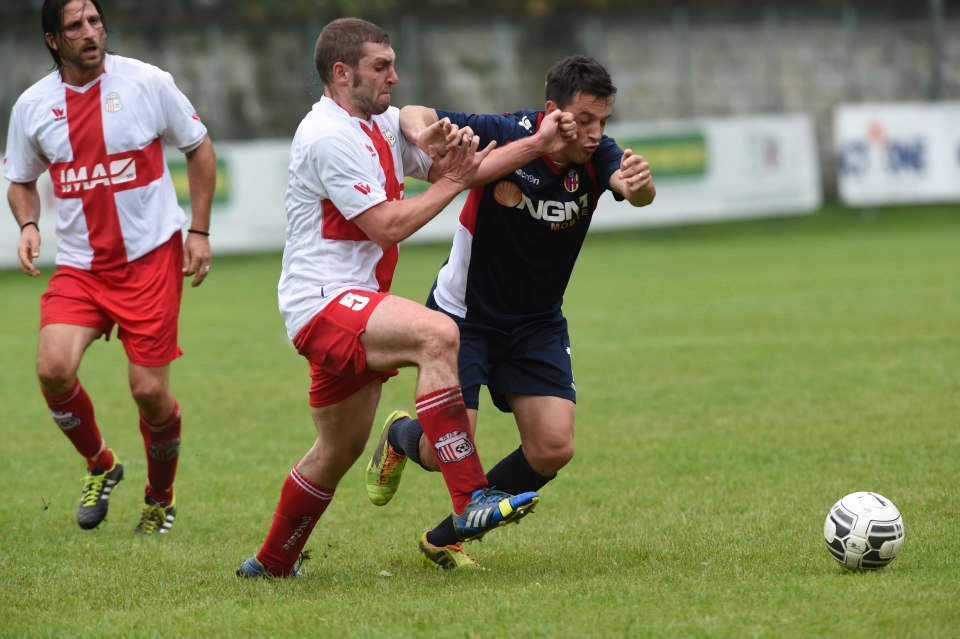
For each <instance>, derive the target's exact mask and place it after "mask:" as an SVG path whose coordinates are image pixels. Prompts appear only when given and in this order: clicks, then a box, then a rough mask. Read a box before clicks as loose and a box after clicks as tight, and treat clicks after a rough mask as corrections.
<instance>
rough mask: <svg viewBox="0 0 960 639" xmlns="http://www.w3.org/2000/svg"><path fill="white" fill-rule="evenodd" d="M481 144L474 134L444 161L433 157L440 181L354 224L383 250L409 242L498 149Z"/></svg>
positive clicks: (366, 213) (388, 203) (360, 217)
mask: <svg viewBox="0 0 960 639" xmlns="http://www.w3.org/2000/svg"><path fill="white" fill-rule="evenodd" d="M479 144H480V139H479V138H478V137H477V136H475V135H471V136H470V140H469V141H464V140H462V139H461V142H460V143H459V144H458V145H457V146H455V147H454V148H452V149H450V150H449V151H448V152H447V154H446V155H445V156H444V157H443V158H439V157H436V156H433V160H434V169H436V171H437V175H438V178H437V180H436V181H435V182H434V183H433V184H431V185H430V188H428V189H427V190H426V191H424V192H423V193H421V194H420V195H417V196H416V197H412V198H409V199H401V200H389V201H386V202H381V203H380V204H377V205H376V206H372V207H370V208H369V209H367V210H366V211H364V212H363V213H361V214H360V215H358V216H357V217H355V218H353V222H355V223H356V225H357V226H359V227H360V229H361V230H362V231H363V232H364V233H366V234H367V237H369V238H370V239H371V240H373V241H374V242H376V243H377V244H379V245H380V246H383V247H389V246H393V245H395V244H397V243H399V242H401V241H403V240H405V239H407V238H408V237H410V236H411V235H413V234H414V233H415V232H416V231H418V230H419V229H420V228H421V227H423V225H424V224H426V223H427V222H429V221H430V220H432V219H433V218H434V217H436V216H437V214H439V213H440V211H442V210H443V209H444V208H446V206H447V205H448V204H450V202H452V201H453V198H455V197H456V196H457V194H458V193H460V192H461V191H463V190H464V189H466V188H467V186H468V185H469V184H470V183H471V181H472V180H473V179H474V178H475V176H476V173H477V169H479V168H480V164H481V162H482V161H483V159H484V158H486V157H487V156H488V155H489V154H490V152H491V151H492V150H493V148H494V147H495V146H496V143H495V142H491V143H490V144H489V145H488V146H487V147H486V148H484V149H483V150H482V151H478V150H477V148H478V146H479ZM434 169H431V171H433V170H434Z"/></svg>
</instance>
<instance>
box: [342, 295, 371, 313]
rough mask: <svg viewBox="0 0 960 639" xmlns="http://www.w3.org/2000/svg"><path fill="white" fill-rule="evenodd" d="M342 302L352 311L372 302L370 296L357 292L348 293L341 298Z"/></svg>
mask: <svg viewBox="0 0 960 639" xmlns="http://www.w3.org/2000/svg"><path fill="white" fill-rule="evenodd" d="M340 303H341V304H343V305H344V306H346V307H347V308H349V309H350V310H352V311H359V310H361V309H362V308H363V307H364V306H366V305H367V304H369V303H370V298H369V297H366V296H365V295H357V294H356V293H347V294H346V295H344V296H343V297H341V298H340Z"/></svg>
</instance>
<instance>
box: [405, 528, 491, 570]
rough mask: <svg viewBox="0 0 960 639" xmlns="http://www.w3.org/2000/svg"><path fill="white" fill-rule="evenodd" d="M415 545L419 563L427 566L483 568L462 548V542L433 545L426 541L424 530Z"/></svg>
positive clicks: (438, 567) (447, 568) (438, 568)
mask: <svg viewBox="0 0 960 639" xmlns="http://www.w3.org/2000/svg"><path fill="white" fill-rule="evenodd" d="M417 546H418V549H419V550H420V563H421V564H423V565H424V566H425V567H427V568H435V569H437V570H440V569H443V570H456V569H457V568H471V569H473V570H483V568H481V567H480V564H478V563H477V562H476V560H474V558H473V557H471V556H470V555H468V554H467V551H465V550H464V549H463V544H462V543H456V544H454V545H452V546H434V545H433V544H431V543H430V542H429V541H427V533H426V532H424V533H423V534H422V535H420V542H419V544H417Z"/></svg>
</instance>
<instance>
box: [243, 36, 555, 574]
mask: <svg viewBox="0 0 960 639" xmlns="http://www.w3.org/2000/svg"><path fill="white" fill-rule="evenodd" d="M395 58H396V56H395V54H394V51H393V48H392V47H391V46H390V38H389V36H388V35H387V33H386V32H384V31H383V30H382V29H380V28H379V27H378V26H376V25H374V24H372V23H370V22H367V21H365V20H359V19H356V18H342V19H339V20H335V21H333V22H331V23H329V24H328V25H327V26H325V27H324V28H323V31H322V32H321V33H320V37H319V39H318V40H317V45H316V50H315V64H316V68H317V71H318V73H319V74H320V77H321V79H322V81H323V86H324V95H323V97H322V98H321V99H320V101H319V102H317V103H316V104H314V106H313V109H312V111H311V112H310V113H309V114H307V116H306V117H305V118H304V119H303V121H302V122H301V124H300V127H299V128H298V130H297V133H296V136H295V137H294V140H293V145H292V148H291V159H290V168H289V182H288V188H287V194H286V210H287V233H286V247H285V249H284V254H283V272H282V274H281V276H280V284H279V300H280V311H281V313H282V315H283V317H284V321H285V323H286V328H287V335H288V336H289V337H290V339H291V340H292V341H293V343H294V345H295V346H296V348H297V351H298V352H299V353H300V354H301V355H303V356H304V357H305V358H306V359H307V360H308V361H309V362H310V374H311V379H312V384H311V387H310V406H311V415H312V417H313V421H314V424H315V426H316V429H317V438H316V441H315V442H314V444H313V446H312V447H311V449H310V450H309V451H308V452H307V453H306V455H304V457H303V458H302V459H301V460H300V461H299V462H298V463H297V464H296V465H295V466H294V468H293V469H292V470H291V471H290V473H289V474H288V475H287V478H286V480H285V481H284V483H283V486H282V488H281V490H280V500H279V503H278V504H277V508H276V511H275V513H274V516H273V522H272V524H271V526H270V530H269V532H268V533H267V537H266V540H265V541H264V542H263V545H262V546H261V548H260V550H259V552H258V553H257V554H256V555H255V556H253V557H250V558H248V559H247V560H246V561H244V562H243V564H241V565H240V567H239V568H238V569H237V575H238V576H240V577H260V576H275V577H287V576H296V575H299V574H300V566H301V564H302V560H303V555H302V552H301V551H302V549H303V547H304V545H305V544H306V542H307V539H308V538H309V536H310V534H311V532H312V530H313V528H314V526H316V524H317V521H318V520H319V518H320V517H321V515H322V514H323V512H324V511H325V510H326V508H327V506H328V505H329V504H330V501H331V500H332V499H333V494H334V489H335V488H336V486H337V484H338V483H339V481H340V478H341V477H342V476H343V475H344V473H346V471H347V470H348V469H349V468H350V466H351V465H353V463H354V461H356V459H357V458H358V457H359V456H360V455H361V454H362V453H363V448H364V445H365V444H366V441H367V438H368V437H369V434H370V428H371V426H372V423H373V418H374V415H375V412H376V409H377V404H378V403H379V401H380V392H381V387H382V384H383V382H385V381H386V380H387V379H389V378H390V377H392V376H394V375H396V374H397V370H396V369H397V368H398V367H404V366H416V367H417V368H418V369H419V370H418V380H417V389H416V405H417V411H418V414H419V416H420V420H421V422H420V423H421V424H422V427H423V431H424V432H425V436H424V440H425V442H427V444H426V445H427V446H429V451H430V453H429V454H430V455H431V456H434V457H435V458H436V459H437V460H438V462H437V464H436V467H439V469H440V470H441V471H442V472H443V477H444V480H445V481H446V483H447V488H448V490H449V491H450V495H451V498H452V500H453V513H454V514H453V515H452V516H451V518H450V521H451V525H452V526H453V527H454V528H455V529H456V530H457V531H458V534H459V535H461V536H464V537H467V538H478V537H480V536H482V535H483V534H485V533H486V532H487V531H489V530H490V529H492V528H494V527H496V526H498V525H502V524H505V523H507V522H510V521H513V520H516V519H519V518H520V517H522V516H523V515H524V514H525V513H526V512H527V511H528V510H529V509H531V508H533V506H534V505H535V504H536V502H537V499H538V497H537V494H536V493H535V492H532V491H524V492H523V493H521V494H518V495H516V496H511V495H508V494H506V493H503V492H501V491H497V490H488V489H487V480H486V477H485V475H484V472H483V468H482V466H481V465H480V460H479V456H478V455H477V453H476V447H475V445H474V442H473V437H472V435H471V428H470V425H469V420H468V417H467V411H466V407H465V406H464V403H463V398H462V395H461V391H460V384H459V380H458V378H457V346H458V343H459V341H458V333H457V326H456V324H455V323H454V322H453V321H451V319H450V318H448V317H446V316H445V315H444V314H443V313H438V312H436V311H432V310H429V309H427V308H425V307H424V306H422V305H420V304H418V303H416V302H412V301H410V300H407V299H404V298H401V297H398V296H396V295H390V294H389V293H388V291H389V290H390V283H391V280H392V278H393V272H394V268H395V267H396V264H397V257H398V249H397V243H398V242H400V241H401V240H403V239H405V238H407V237H408V236H410V235H411V234H412V233H413V232H414V231H416V230H417V229H419V228H420V227H422V226H423V225H424V224H426V223H427V222H428V221H430V220H431V219H432V218H433V217H434V216H436V215H437V214H438V213H440V211H442V210H443V208H444V207H445V206H446V205H447V204H449V203H450V202H451V201H452V200H453V198H454V197H455V196H456V195H457V194H458V193H460V192H461V191H462V190H464V189H465V188H466V187H467V185H468V183H469V182H470V181H471V180H472V179H473V177H474V175H475V174H476V171H477V169H478V167H479V165H480V163H481V161H482V160H483V159H484V158H485V157H487V155H488V154H490V153H491V150H492V148H493V147H494V146H495V144H491V145H489V146H488V147H487V148H485V149H484V150H483V151H480V152H478V151H477V148H478V140H477V138H476V137H474V136H473V135H472V133H471V132H470V130H469V129H464V130H459V128H458V127H454V126H452V125H451V124H450V122H449V121H448V120H444V121H437V122H434V123H433V124H432V125H431V126H430V127H427V128H428V129H429V130H428V131H426V132H424V139H425V140H430V141H431V142H433V143H434V145H436V144H440V145H441V146H443V147H444V150H448V152H447V153H446V154H445V156H444V157H443V159H442V160H439V161H438V162H436V163H432V161H431V157H430V156H428V154H427V153H424V152H423V151H420V150H419V149H417V148H416V147H415V146H414V145H412V144H410V143H408V142H407V141H406V140H405V139H404V137H403V136H402V135H401V133H400V121H399V118H400V113H399V110H398V109H397V108H396V107H391V106H390V92H391V90H392V88H393V86H394V85H395V84H396V83H397V82H398V78H397V74H396V71H395V68H394V61H395ZM431 150H433V149H432V147H431ZM510 153H513V151H511V152H510ZM508 156H509V153H508ZM405 175H412V176H415V177H418V178H420V179H428V178H429V179H430V181H432V182H433V184H432V186H431V187H430V188H429V189H428V190H427V191H426V192H425V193H423V194H421V195H419V196H417V197H415V198H410V199H407V200H404V199H402V197H403V178H404V176H405Z"/></svg>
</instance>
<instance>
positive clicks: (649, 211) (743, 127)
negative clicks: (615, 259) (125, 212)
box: [0, 115, 822, 268]
mask: <svg viewBox="0 0 960 639" xmlns="http://www.w3.org/2000/svg"><path fill="white" fill-rule="evenodd" d="M608 133H609V134H610V135H611V136H613V137H614V138H616V139H617V140H618V142H620V144H621V146H624V147H630V148H633V150H634V151H635V152H637V153H641V154H643V155H644V156H645V157H647V159H648V160H649V161H650V165H651V169H652V172H653V176H654V181H655V183H656V186H657V198H656V201H655V202H654V203H653V204H652V205H650V206H648V207H645V208H642V209H635V208H633V207H631V206H630V205H629V204H627V203H626V202H616V201H615V200H614V199H613V197H612V196H611V195H610V194H609V193H607V194H605V195H603V196H602V197H601V199H600V202H599V204H598V206H597V211H596V213H595V215H594V217H593V221H592V222H591V224H592V225H593V226H594V227H596V228H607V229H609V228H625V227H636V226H652V225H669V224H683V223H688V222H703V221H714V220H723V219H737V218H745V217H759V216H772V215H783V214H797V213H809V212H813V211H815V210H817V209H818V208H819V207H820V204H821V199H822V198H821V186H820V169H819V166H818V158H817V152H816V143H815V138H814V131H813V120H812V118H811V117H810V116H808V115H770V116H754V117H738V118H725V119H709V120H695V121H682V122H661V123H642V124H641V123H635V124H621V125H617V126H615V127H614V126H611V127H609V129H608ZM215 144H216V149H217V159H218V169H217V175H218V178H217V180H218V182H217V195H216V197H215V200H214V207H213V219H212V222H211V235H210V241H211V247H212V249H213V251H214V253H215V254H223V253H240V252H255V251H271V250H279V249H281V248H283V242H284V230H285V225H286V218H285V214H284V209H283V200H284V192H285V191H286V182H287V161H288V157H289V149H290V143H289V141H287V140H264V141H256V142H235V143H225V142H219V143H215ZM167 160H168V162H169V164H170V166H171V173H172V175H173V179H174V183H175V184H176V186H177V192H178V194H179V196H180V197H181V204H182V206H183V207H184V209H185V210H186V211H187V213H188V215H189V202H188V199H187V194H188V192H189V191H188V188H187V178H186V165H185V162H184V159H183V156H182V155H181V154H180V153H179V152H178V151H176V150H175V149H167ZM425 186H426V185H424V184H423V183H417V182H416V181H408V184H407V196H408V197H410V196H412V195H415V193H416V192H417V190H418V188H421V189H422V188H424V187H425ZM38 188H39V190H40V196H41V203H42V207H43V212H42V215H41V219H40V229H41V233H42V236H43V248H42V256H41V259H40V260H39V262H38V263H39V264H51V263H52V262H53V258H54V255H55V251H56V235H55V218H56V214H55V212H54V197H53V188H52V185H51V183H50V180H49V177H48V176H47V175H46V174H44V176H43V177H42V178H41V179H40V181H39V182H38ZM0 189H2V192H3V195H4V197H2V202H3V204H2V205H0V267H6V268H9V267H16V263H17V262H16V251H17V242H18V235H19V233H18V230H17V227H16V224H15V223H14V221H13V219H12V215H11V214H10V212H9V208H8V206H7V201H6V197H5V194H6V189H7V182H6V181H5V180H4V181H2V183H0ZM464 200H465V197H464V196H460V197H458V198H457V199H456V200H454V202H453V203H452V204H451V205H450V206H449V207H447V210H445V211H444V212H443V213H441V214H440V215H439V216H438V217H437V218H435V219H434V220H433V221H432V222H431V223H430V224H428V225H427V226H425V227H424V228H423V229H421V230H420V231H418V232H417V233H416V234H415V235H414V236H413V237H412V238H410V240H409V241H410V242H423V241H446V240H450V239H452V237H453V234H454V231H455V229H456V226H457V219H458V215H459V212H460V209H461V207H462V206H463V203H464Z"/></svg>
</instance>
